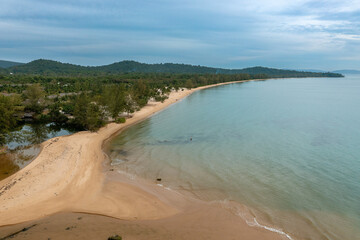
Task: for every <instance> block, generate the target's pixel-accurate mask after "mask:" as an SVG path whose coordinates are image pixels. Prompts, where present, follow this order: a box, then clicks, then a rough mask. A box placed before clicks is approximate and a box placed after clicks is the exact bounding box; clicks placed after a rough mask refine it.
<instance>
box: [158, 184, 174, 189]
mask: <svg viewBox="0 0 360 240" xmlns="http://www.w3.org/2000/svg"><path fill="white" fill-rule="evenodd" d="M156 185H158V186H159V187H162V188H165V189H166V190H169V191H173V190H172V189H171V188H169V187H165V186H164V185H162V184H161V183H158V184H156Z"/></svg>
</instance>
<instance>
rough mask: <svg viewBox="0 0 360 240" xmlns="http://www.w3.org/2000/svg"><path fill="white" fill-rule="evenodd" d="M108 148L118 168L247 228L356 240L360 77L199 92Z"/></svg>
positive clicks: (359, 234)
mask: <svg viewBox="0 0 360 240" xmlns="http://www.w3.org/2000/svg"><path fill="white" fill-rule="evenodd" d="M109 149H110V150H109V155H110V157H111V160H112V165H113V166H114V167H115V168H117V169H118V170H119V171H125V172H127V173H129V174H132V175H134V176H139V177H142V178H145V179H149V180H154V181H155V179H157V178H161V179H162V181H161V184H162V185H163V186H165V187H167V188H170V189H172V190H175V191H179V192H180V193H183V194H189V195H191V196H193V197H196V198H200V199H202V200H204V201H218V202H220V203H222V204H223V206H224V207H225V208H226V207H228V209H230V210H231V211H232V212H233V213H234V214H237V215H238V216H239V217H242V218H243V219H244V220H245V221H246V222H247V223H248V224H249V225H250V226H254V227H261V228H265V229H267V230H269V231H273V232H277V233H279V234H281V235H284V238H288V239H293V240H301V239H311V240H356V239H360V75H349V76H346V77H345V78H294V79H271V80H266V81H254V82H246V83H236V84H229V85H222V86H218V87H213V88H209V89H204V90H201V91H197V92H195V93H193V94H192V95H190V96H188V97H186V98H185V99H183V100H181V101H180V102H178V103H176V104H174V105H172V106H170V107H168V108H166V109H165V110H163V111H161V112H159V113H157V114H155V115H153V116H152V117H150V118H148V119H147V120H145V121H143V122H141V123H139V124H136V125H134V126H131V127H129V128H128V129H126V130H125V131H123V132H122V133H121V134H120V135H118V136H117V137H115V138H114V139H113V140H112V141H111V143H110V144H109ZM234 203H235V204H234ZM237 204H238V205H237ZM237 206H239V207H237ZM240 206H241V207H240ZM244 206H245V209H246V210H244Z"/></svg>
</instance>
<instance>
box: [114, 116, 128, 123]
mask: <svg viewBox="0 0 360 240" xmlns="http://www.w3.org/2000/svg"><path fill="white" fill-rule="evenodd" d="M115 122H116V123H125V122H126V119H125V118H124V117H121V118H117V119H116V120H115Z"/></svg>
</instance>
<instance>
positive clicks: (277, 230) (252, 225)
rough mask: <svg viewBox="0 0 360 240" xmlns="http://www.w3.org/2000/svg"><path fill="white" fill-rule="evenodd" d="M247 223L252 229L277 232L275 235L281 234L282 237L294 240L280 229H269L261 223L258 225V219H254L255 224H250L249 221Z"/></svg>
mask: <svg viewBox="0 0 360 240" xmlns="http://www.w3.org/2000/svg"><path fill="white" fill-rule="evenodd" d="M246 223H247V224H248V225H249V226H250V227H261V228H264V229H266V230H268V231H271V232H275V233H278V234H281V235H284V236H286V237H287V238H288V239H290V240H294V239H293V238H292V237H291V236H290V235H289V234H287V233H286V232H283V231H281V230H279V229H276V228H272V227H268V226H265V225H262V224H260V223H258V221H257V220H256V218H254V222H249V221H246Z"/></svg>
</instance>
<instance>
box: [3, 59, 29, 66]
mask: <svg viewBox="0 0 360 240" xmlns="http://www.w3.org/2000/svg"><path fill="white" fill-rule="evenodd" d="M22 64H24V63H19V62H11V61H4V60H0V68H9V67H14V66H18V65H22Z"/></svg>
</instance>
